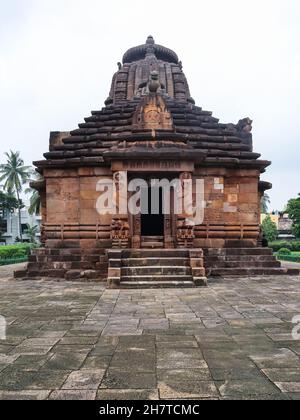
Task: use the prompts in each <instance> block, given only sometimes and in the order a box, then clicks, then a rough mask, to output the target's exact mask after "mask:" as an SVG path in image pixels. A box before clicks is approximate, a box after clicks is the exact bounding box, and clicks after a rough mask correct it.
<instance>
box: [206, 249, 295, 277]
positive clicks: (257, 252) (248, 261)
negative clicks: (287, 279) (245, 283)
mask: <svg viewBox="0 0 300 420" xmlns="http://www.w3.org/2000/svg"><path fill="white" fill-rule="evenodd" d="M204 259H205V267H206V274H207V276H211V277H214V276H215V277H217V276H220V277H230V276H271V275H275V276H278V275H299V270H297V269H287V268H283V267H282V266H281V263H280V261H278V260H277V258H276V257H275V256H274V255H273V251H272V249H269V248H224V249H212V248H211V249H205V250H204Z"/></svg>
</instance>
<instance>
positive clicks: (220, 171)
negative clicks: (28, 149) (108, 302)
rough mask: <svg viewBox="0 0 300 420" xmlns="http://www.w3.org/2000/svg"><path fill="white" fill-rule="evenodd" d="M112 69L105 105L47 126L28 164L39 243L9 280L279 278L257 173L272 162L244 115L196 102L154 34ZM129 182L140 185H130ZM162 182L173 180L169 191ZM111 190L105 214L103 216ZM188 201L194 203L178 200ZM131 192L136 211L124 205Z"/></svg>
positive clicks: (127, 283) (187, 282) (133, 282)
mask: <svg viewBox="0 0 300 420" xmlns="http://www.w3.org/2000/svg"><path fill="white" fill-rule="evenodd" d="M118 67H119V68H118V71H117V73H116V74H115V75H114V76H113V80H112V85H111V90H110V93H109V97H108V99H107V100H106V102H105V107H104V108H103V109H102V110H101V111H93V112H92V114H91V116H90V117H88V118H85V122H84V123H82V124H79V128H78V129H76V130H74V131H71V132H52V133H51V135H50V151H49V152H48V153H46V154H45V155H44V157H45V160H42V161H39V162H35V166H36V167H37V171H38V172H39V173H40V174H41V175H42V180H41V181H38V182H35V183H34V184H33V186H34V188H36V189H37V190H38V191H39V192H40V194H41V198H42V216H43V235H42V236H43V245H44V247H43V248H41V249H38V250H35V251H34V253H33V255H32V256H31V257H30V262H29V264H28V269H27V270H26V272H19V273H16V276H19V277H22V276H23V277H24V276H25V277H54V278H65V279H67V280H80V279H82V280H86V281H89V280H91V281H93V280H98V281H108V286H109V287H120V286H121V287H137V286H140V287H142V286H145V287H168V286H174V285H176V286H180V285H182V286H187V287H188V286H195V285H206V277H207V276H220V275H221V276H225V275H273V274H287V270H286V269H283V268H281V266H280V263H279V262H278V261H277V260H276V258H275V257H273V256H272V251H271V250H270V249H268V248H263V247H262V246H261V239H262V238H261V232H260V202H261V197H262V195H263V193H264V191H265V190H267V189H269V188H271V184H269V183H266V182H262V181H260V176H261V174H262V173H263V172H264V171H265V169H266V168H267V167H268V166H269V165H270V162H268V161H265V160H261V159H260V155H259V154H258V153H254V152H253V144H252V134H251V131H252V121H251V120H250V119H249V118H245V119H241V120H240V121H239V122H238V123H237V124H222V123H220V122H219V120H218V119H217V118H215V117H213V115H212V113H211V112H208V111H204V110H203V109H202V108H201V107H198V106H196V105H195V101H194V100H193V98H192V96H191V94H190V90H189V85H188V82H187V79H186V77H185V74H184V73H183V67H182V63H181V62H180V61H179V58H178V57H177V55H176V53H175V52H173V51H172V50H170V49H168V48H165V47H163V46H161V45H158V44H156V43H155V41H154V39H153V37H151V36H149V37H148V39H147V41H146V43H145V44H144V45H140V46H138V47H134V48H131V49H129V50H128V51H127V52H126V53H125V55H124V57H123V62H122V64H121V63H118ZM135 180H139V181H138V187H137V189H136V191H135V190H133V189H131V188H127V187H126V186H128V185H130V183H131V182H133V183H134V182H135ZM153 180H156V181H155V182H156V184H155V182H154V183H153ZM174 180H175V181H176V182H175V181H174ZM161 181H163V182H161ZM166 181H170V182H171V181H174V182H175V183H174V184H173V185H174V186H173V187H171V188H170V189H169V193H168V194H166V192H165V190H163V188H162V185H163V183H164V182H166ZM197 181H198V183H197ZM157 182H158V183H157ZM200 187H201V188H200ZM109 191H110V192H111V194H112V204H111V205H110V207H109V206H108V207H109V209H110V210H111V211H106V212H105V211H101V209H100V210H99V203H100V202H101V197H103V194H108V192H109ZM188 196H190V208H187V206H184V205H181V206H180V205H178V206H177V207H176V206H175V205H174V203H175V201H176V202H177V203H178V202H179V203H181V204H182V203H183V202H184V201H185V197H188ZM134 197H137V199H136V204H137V206H139V208H138V210H139V211H135V212H130V211H128V206H127V202H129V201H130V199H132V198H134ZM155 197H156V198H157V197H158V198H159V200H158V201H159V202H160V203H159V205H158V206H156V209H155V211H153V208H152V202H154V198H155ZM102 201H103V202H104V200H102ZM107 201H109V199H108V200H107ZM165 206H166V207H165ZM166 208H169V211H165V209H166ZM145 209H147V210H146V211H145ZM149 209H150V210H149ZM201 209H202V211H201ZM106 210H108V209H106ZM197 212H198V213H199V217H192V216H193V215H194V213H197ZM201 213H203V214H202V216H201ZM194 216H195V215H194Z"/></svg>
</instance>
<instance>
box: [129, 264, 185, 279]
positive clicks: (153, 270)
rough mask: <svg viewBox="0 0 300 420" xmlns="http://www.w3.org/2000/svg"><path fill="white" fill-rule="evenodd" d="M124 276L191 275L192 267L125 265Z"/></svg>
mask: <svg viewBox="0 0 300 420" xmlns="http://www.w3.org/2000/svg"><path fill="white" fill-rule="evenodd" d="M121 273H122V277H126V276H142V275H149V276H156V275H166V276H169V275H172V276H178V277H182V276H191V275H192V273H191V268H190V267H185V266H183V267H181V266H159V265H157V266H145V267H123V268H122V269H121Z"/></svg>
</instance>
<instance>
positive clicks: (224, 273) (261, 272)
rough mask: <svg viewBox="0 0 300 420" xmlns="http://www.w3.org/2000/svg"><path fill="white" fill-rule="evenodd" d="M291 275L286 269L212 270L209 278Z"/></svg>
mask: <svg viewBox="0 0 300 420" xmlns="http://www.w3.org/2000/svg"><path fill="white" fill-rule="evenodd" d="M290 274H292V272H291V271H290V270H288V269H286V268H254V267H251V268H212V269H210V270H209V276H212V277H232V276H235V277H236V276H239V277H243V276H250V277H252V276H253V277H254V276H283V275H290ZM298 274H299V271H298Z"/></svg>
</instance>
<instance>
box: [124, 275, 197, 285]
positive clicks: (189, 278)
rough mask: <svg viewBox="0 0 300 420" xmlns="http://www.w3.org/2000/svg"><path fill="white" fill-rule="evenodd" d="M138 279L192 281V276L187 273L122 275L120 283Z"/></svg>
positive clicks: (148, 280)
mask: <svg viewBox="0 0 300 420" xmlns="http://www.w3.org/2000/svg"><path fill="white" fill-rule="evenodd" d="M139 281H146V282H152V283H154V282H165V283H166V282H174V281H175V282H182V281H187V282H192V283H193V278H192V276H189V275H180V276H178V275H169V274H158V275H137V276H134V275H132V276H122V284H123V282H139Z"/></svg>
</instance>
